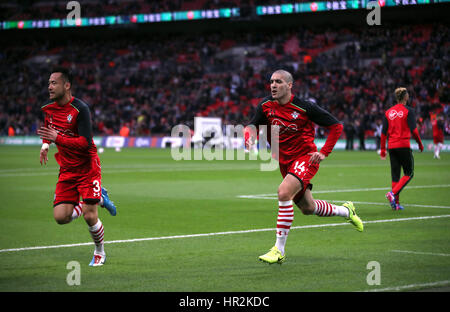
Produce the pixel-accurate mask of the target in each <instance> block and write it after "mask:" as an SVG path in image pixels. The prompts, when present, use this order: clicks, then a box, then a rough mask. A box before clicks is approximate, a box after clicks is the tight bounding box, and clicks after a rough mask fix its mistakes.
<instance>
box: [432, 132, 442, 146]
mask: <svg viewBox="0 0 450 312" xmlns="http://www.w3.org/2000/svg"><path fill="white" fill-rule="evenodd" d="M433 143H434V144H438V143H444V134H443V133H439V134H433Z"/></svg>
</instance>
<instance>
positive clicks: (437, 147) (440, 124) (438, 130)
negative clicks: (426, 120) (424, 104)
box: [431, 114, 444, 159]
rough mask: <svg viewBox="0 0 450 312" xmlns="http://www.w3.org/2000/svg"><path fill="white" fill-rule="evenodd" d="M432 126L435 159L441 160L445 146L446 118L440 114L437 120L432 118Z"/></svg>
mask: <svg viewBox="0 0 450 312" xmlns="http://www.w3.org/2000/svg"><path fill="white" fill-rule="evenodd" d="M431 125H432V126H433V144H434V156H433V158H436V159H441V156H440V153H441V149H442V146H444V117H443V116H442V115H441V114H438V115H436V116H435V118H431Z"/></svg>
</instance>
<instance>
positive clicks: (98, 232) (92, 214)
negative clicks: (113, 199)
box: [83, 203, 106, 266]
mask: <svg viewBox="0 0 450 312" xmlns="http://www.w3.org/2000/svg"><path fill="white" fill-rule="evenodd" d="M83 216H84V220H85V221H86V223H87V225H88V226H89V233H91V236H92V239H93V241H94V244H95V250H94V257H93V258H92V261H91V263H90V264H89V265H90V266H101V265H103V264H104V263H105V261H106V254H105V249H104V241H103V237H104V230H103V224H102V222H101V221H100V219H99V218H98V209H97V204H86V203H85V204H83Z"/></svg>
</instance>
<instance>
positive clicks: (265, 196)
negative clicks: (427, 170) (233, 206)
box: [237, 184, 450, 199]
mask: <svg viewBox="0 0 450 312" xmlns="http://www.w3.org/2000/svg"><path fill="white" fill-rule="evenodd" d="M445 187H450V184H437V185H411V186H408V189H422V188H445ZM389 190H391V188H390V187H371V188H358V189H341V190H322V191H320V190H319V191H312V193H313V194H328V193H349V192H371V191H389ZM237 197H238V198H250V199H277V194H274V193H271V194H255V195H239V196H237Z"/></svg>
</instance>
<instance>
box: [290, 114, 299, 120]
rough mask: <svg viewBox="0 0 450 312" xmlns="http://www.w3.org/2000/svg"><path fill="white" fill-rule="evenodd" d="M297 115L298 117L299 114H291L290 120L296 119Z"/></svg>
mask: <svg viewBox="0 0 450 312" xmlns="http://www.w3.org/2000/svg"><path fill="white" fill-rule="evenodd" d="M299 115H300V114H299V113H297V112H293V113H292V114H291V116H292V118H294V119H297V117H298V116H299Z"/></svg>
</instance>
